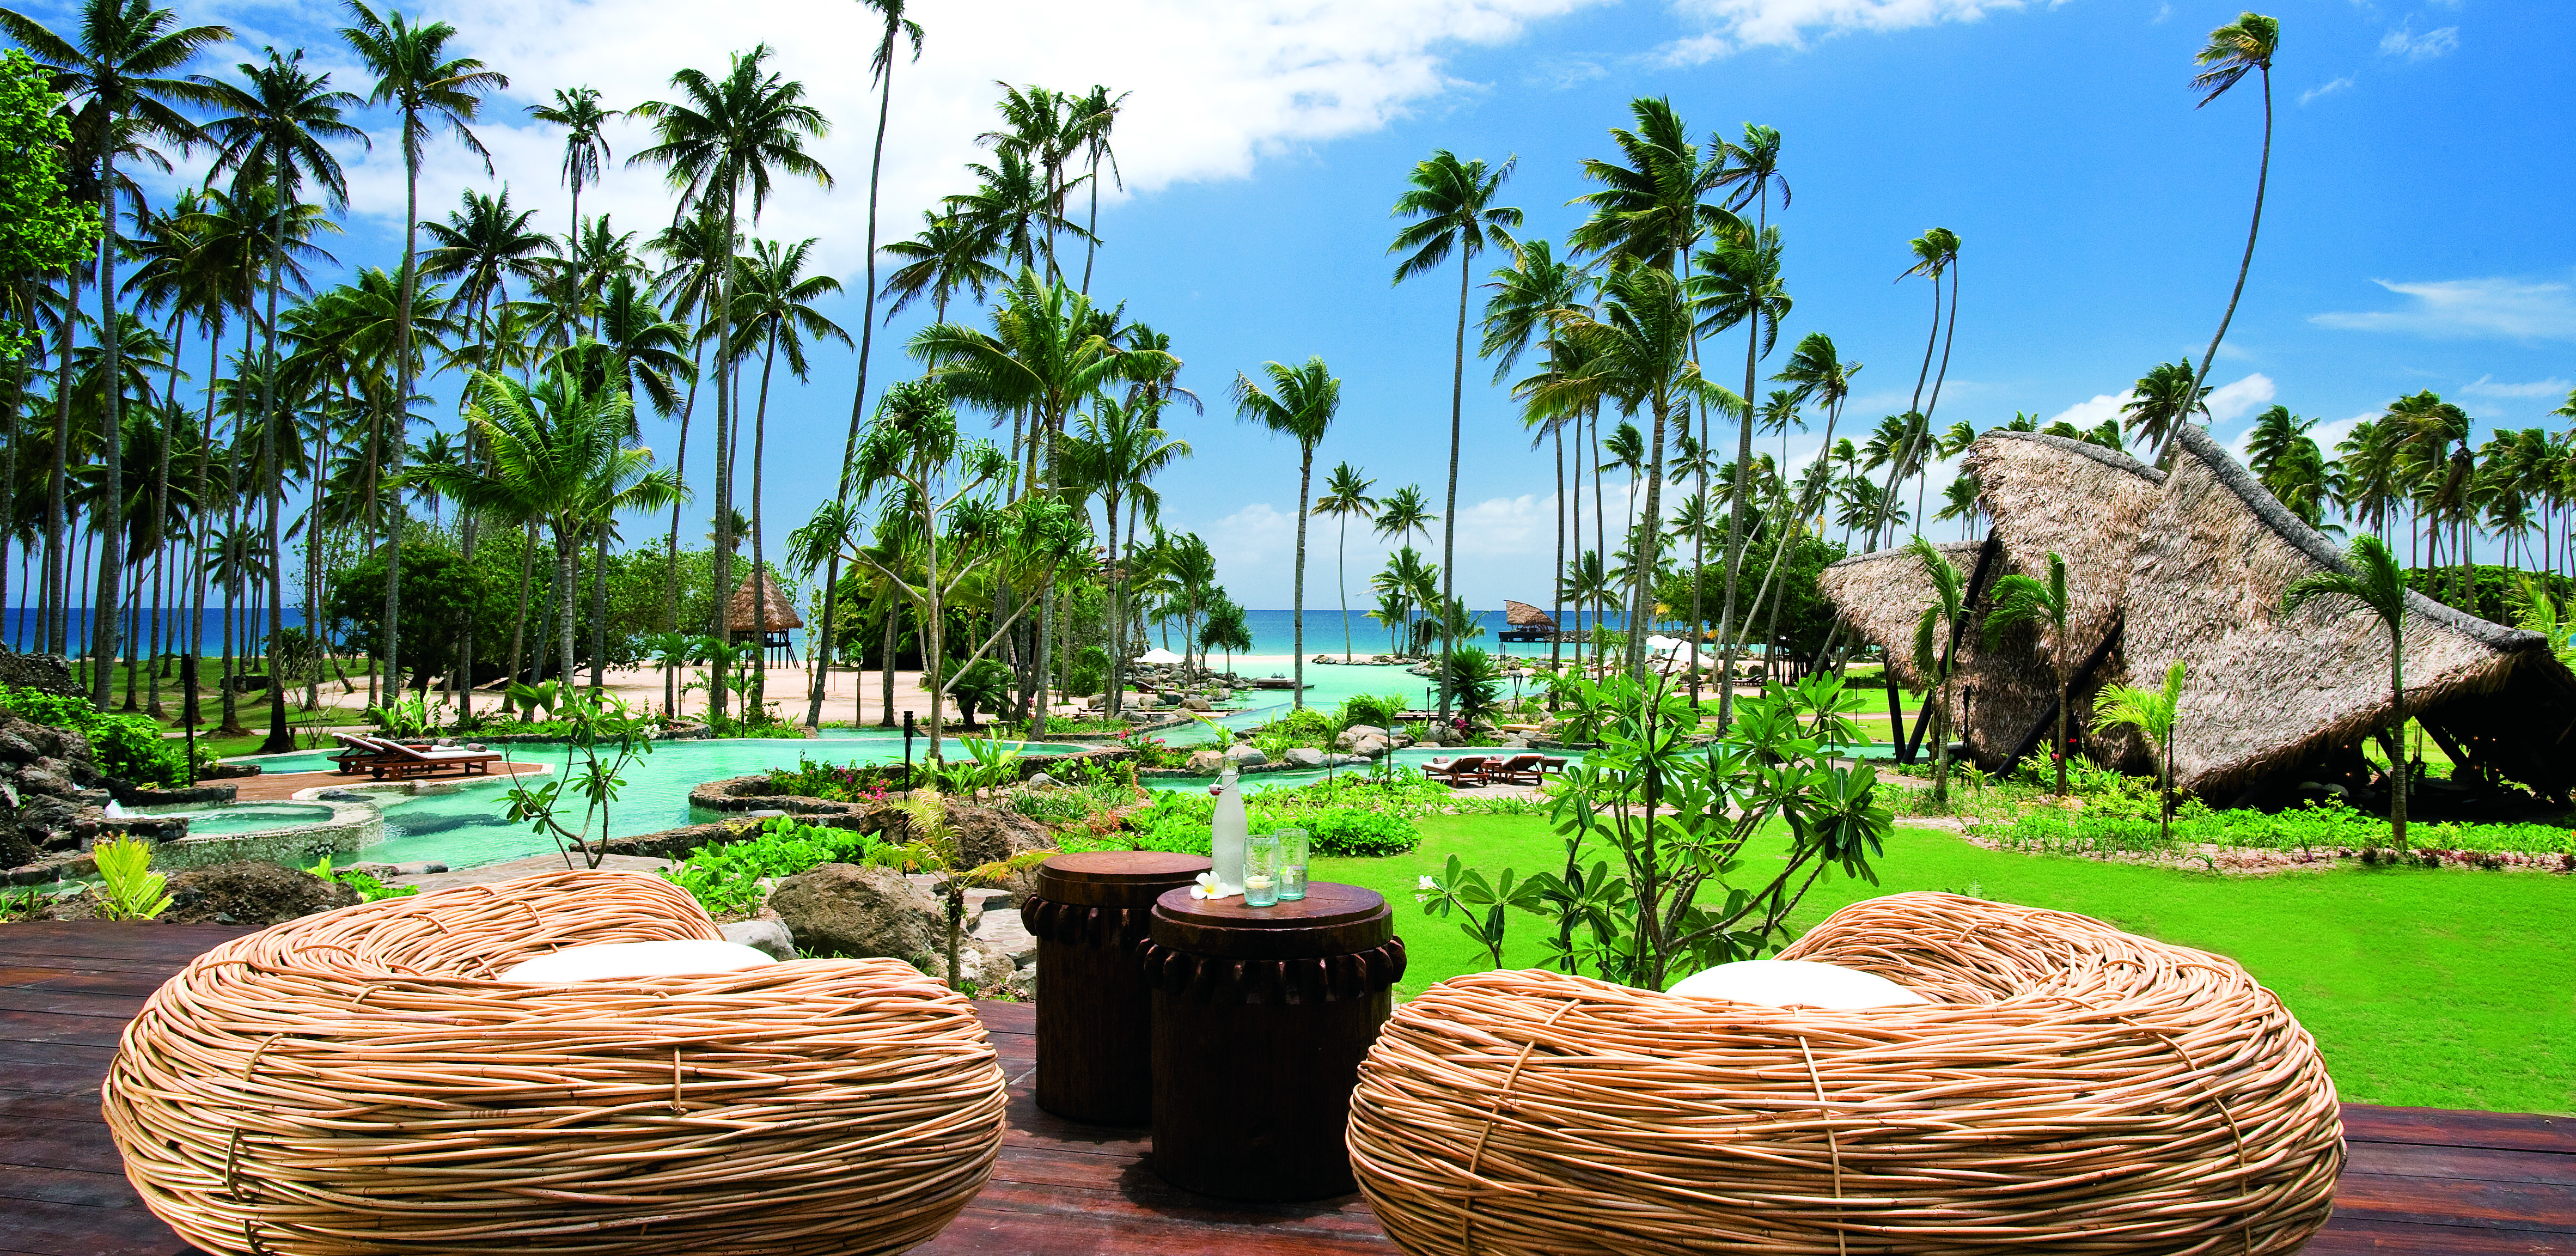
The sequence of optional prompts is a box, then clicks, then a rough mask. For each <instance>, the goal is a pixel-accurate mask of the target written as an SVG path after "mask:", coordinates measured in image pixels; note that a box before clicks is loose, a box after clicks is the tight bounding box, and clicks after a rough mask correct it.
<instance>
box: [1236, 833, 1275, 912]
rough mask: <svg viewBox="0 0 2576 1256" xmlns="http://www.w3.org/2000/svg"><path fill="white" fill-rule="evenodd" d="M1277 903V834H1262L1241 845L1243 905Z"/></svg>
mask: <svg viewBox="0 0 2576 1256" xmlns="http://www.w3.org/2000/svg"><path fill="white" fill-rule="evenodd" d="M1278 901H1279V835H1278V834H1276V833H1261V834H1256V835H1254V836H1253V837H1251V838H1249V839H1246V840H1245V842H1244V844H1243V905H1244V906H1246V907H1269V906H1273V905H1275V904H1276V903H1278Z"/></svg>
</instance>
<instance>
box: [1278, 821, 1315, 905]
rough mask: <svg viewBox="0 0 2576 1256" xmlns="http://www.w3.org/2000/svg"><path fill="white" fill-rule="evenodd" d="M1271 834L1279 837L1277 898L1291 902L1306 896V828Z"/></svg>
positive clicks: (1283, 830)
mask: <svg viewBox="0 0 2576 1256" xmlns="http://www.w3.org/2000/svg"><path fill="white" fill-rule="evenodd" d="M1271 836H1273V837H1276V838H1278V839H1279V899H1280V901H1281V902H1287V903H1293V902H1295V901H1297V900H1298V899H1301V898H1304V897H1306V848H1307V843H1306V830H1304V829H1281V830H1279V831H1278V832H1277V833H1274V834H1272V835H1271Z"/></svg>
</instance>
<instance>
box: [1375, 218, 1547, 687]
mask: <svg viewBox="0 0 2576 1256" xmlns="http://www.w3.org/2000/svg"><path fill="white" fill-rule="evenodd" d="M1590 283H1591V276H1590V275H1588V274H1587V273H1586V272H1585V270H1584V268H1583V267H1581V266H1578V265H1576V264H1574V263H1572V262H1565V261H1558V260H1557V258H1556V253H1555V249H1554V248H1553V247H1552V246H1551V245H1549V244H1548V242H1547V241H1545V240H1524V241H1522V242H1521V245H1520V247H1519V248H1518V249H1516V250H1514V252H1513V259H1512V264H1511V265H1509V266H1503V267H1498V268H1496V269H1495V271H1494V272H1493V275H1492V282H1490V283H1488V284H1486V285H1485V286H1486V287H1488V288H1492V289H1494V295H1493V296H1492V297H1491V298H1489V299H1487V300H1486V302H1485V321H1484V324H1483V326H1484V332H1485V336H1484V342H1483V343H1482V344H1481V345H1480V346H1478V350H1477V351H1478V353H1479V355H1480V356H1483V357H1489V358H1500V359H1501V360H1500V361H1499V362H1496V363H1495V364H1494V382H1496V383H1501V382H1502V380H1503V377H1504V376H1505V375H1507V374H1509V373H1510V372H1511V369H1512V367H1513V366H1514V364H1516V363H1518V362H1519V361H1520V357H1521V354H1522V353H1523V352H1524V351H1526V350H1527V349H1528V348H1529V346H1530V345H1531V344H1532V343H1533V342H1536V343H1541V344H1544V345H1545V346H1546V348H1547V352H1548V362H1549V366H1550V368H1551V369H1554V368H1556V367H1560V366H1562V365H1563V362H1562V361H1561V360H1560V358H1561V353H1562V349H1563V346H1562V345H1560V344H1558V343H1557V340H1556V337H1555V335H1554V334H1553V333H1554V331H1555V329H1556V320H1555V314H1556V312H1557V311H1559V310H1570V309H1575V308H1578V307H1580V306H1581V305H1582V304H1583V293H1584V289H1585V288H1586V286H1588V285H1589V284H1590ZM1522 391H1523V390H1522V389H1521V388H1519V387H1517V386H1516V387H1515V388H1514V389H1513V392H1514V393H1515V394H1519V393H1521V392H1522ZM1580 421H1581V414H1580V412H1579V411H1568V412H1547V411H1541V410H1538V409H1535V408H1531V409H1525V410H1524V412H1523V422H1524V423H1526V424H1527V425H1529V426H1531V427H1535V428H1538V429H1539V434H1538V435H1537V436H1534V437H1532V438H1531V440H1530V447H1531V448H1533V449H1535V448H1537V447H1538V442H1539V440H1541V439H1547V438H1553V439H1554V441H1555V442H1556V457H1555V462H1556V510H1555V512H1554V513H1555V515H1556V566H1557V567H1559V568H1562V567H1564V566H1565V530H1566V519H1567V518H1568V502H1569V499H1568V498H1567V496H1566V492H1565V428H1566V425H1567V424H1569V423H1579V422H1580ZM1577 435H1580V429H1578V430H1577ZM1582 496H1583V477H1582V476H1581V475H1577V476H1575V477H1574V496H1573V498H1572V499H1570V500H1571V502H1572V506H1571V509H1572V512H1573V517H1574V518H1575V520H1576V522H1577V524H1578V526H1579V524H1580V522H1581V516H1582V510H1583V505H1582ZM1550 609H1551V611H1552V612H1553V614H1554V616H1555V618H1556V619H1557V620H1559V621H1562V620H1563V619H1564V618H1565V604H1564V602H1563V601H1558V602H1556V603H1555V604H1554V605H1553V606H1552V607H1551V608H1550ZM1344 617H1345V619H1347V618H1348V615H1347V612H1345V616H1344ZM1563 651H1564V646H1563V644H1562V642H1561V641H1559V640H1558V639H1556V638H1554V637H1551V638H1550V639H1549V642H1548V659H1549V666H1550V667H1554V666H1556V665H1557V664H1558V663H1559V662H1560V661H1561V660H1562V659H1563V657H1564V653H1563Z"/></svg>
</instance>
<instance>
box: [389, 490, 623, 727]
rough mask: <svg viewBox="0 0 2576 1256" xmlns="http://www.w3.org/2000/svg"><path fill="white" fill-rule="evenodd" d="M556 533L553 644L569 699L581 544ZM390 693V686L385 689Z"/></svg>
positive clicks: (568, 532) (569, 534) (567, 533)
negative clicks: (575, 560)
mask: <svg viewBox="0 0 2576 1256" xmlns="http://www.w3.org/2000/svg"><path fill="white" fill-rule="evenodd" d="M554 533H555V623H554V629H555V644H556V650H557V654H556V657H557V658H558V659H559V660H561V662H562V667H561V669H560V670H559V671H557V672H556V673H555V675H556V676H557V678H559V679H560V680H562V682H563V686H564V691H565V693H566V694H567V695H568V694H570V692H571V690H572V642H573V632H574V619H573V614H574V611H575V608H576V607H577V606H578V605H579V597H580V592H579V590H580V583H579V581H578V580H577V579H576V577H575V576H574V575H573V551H574V550H575V548H576V547H578V546H579V544H580V539H579V537H578V534H576V533H575V532H574V531H573V530H572V529H571V528H569V527H567V526H565V525H563V524H560V523H558V524H556V525H555V527H554ZM388 688H389V690H390V686H389V687H388Z"/></svg>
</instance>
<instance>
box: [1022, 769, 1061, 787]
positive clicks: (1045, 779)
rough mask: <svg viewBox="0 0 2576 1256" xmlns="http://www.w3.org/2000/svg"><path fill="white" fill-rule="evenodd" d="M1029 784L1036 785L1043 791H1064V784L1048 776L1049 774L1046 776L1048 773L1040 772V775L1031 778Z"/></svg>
mask: <svg viewBox="0 0 2576 1256" xmlns="http://www.w3.org/2000/svg"><path fill="white" fill-rule="evenodd" d="M1027 783H1028V784H1030V785H1035V786H1037V787H1039V788H1041V789H1062V788H1064V782H1062V781H1059V780H1057V779H1055V778H1054V777H1052V776H1049V775H1047V774H1046V773H1044V772H1040V773H1038V774H1037V775H1035V776H1032V777H1030V778H1029V779H1028V781H1027Z"/></svg>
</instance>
